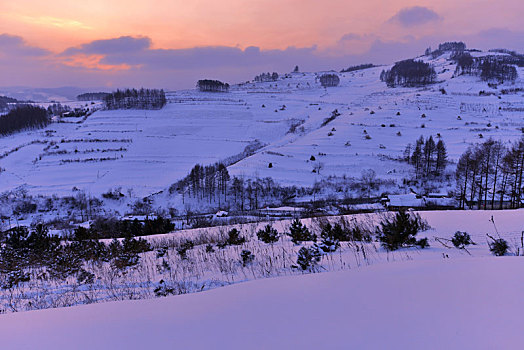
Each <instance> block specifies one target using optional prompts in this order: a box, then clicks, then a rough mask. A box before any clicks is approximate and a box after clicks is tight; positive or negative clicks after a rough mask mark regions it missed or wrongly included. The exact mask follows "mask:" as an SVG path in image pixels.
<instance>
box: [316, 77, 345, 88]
mask: <svg viewBox="0 0 524 350" xmlns="http://www.w3.org/2000/svg"><path fill="white" fill-rule="evenodd" d="M319 80H320V84H321V85H322V86H323V87H333V86H338V84H340V78H339V77H338V75H336V74H323V75H321V76H320V78H319Z"/></svg>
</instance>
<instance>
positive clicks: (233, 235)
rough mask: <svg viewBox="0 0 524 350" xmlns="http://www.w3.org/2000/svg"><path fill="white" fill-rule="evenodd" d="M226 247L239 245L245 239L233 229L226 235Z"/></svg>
mask: <svg viewBox="0 0 524 350" xmlns="http://www.w3.org/2000/svg"><path fill="white" fill-rule="evenodd" d="M227 236H228V237H227V239H226V242H225V243H226V245H241V244H243V243H245V242H246V238H245V237H242V236H240V232H239V231H238V230H237V229H236V228H234V229H231V230H230V231H229V232H228V233H227Z"/></svg>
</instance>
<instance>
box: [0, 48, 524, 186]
mask: <svg viewBox="0 0 524 350" xmlns="http://www.w3.org/2000/svg"><path fill="white" fill-rule="evenodd" d="M474 54H475V55H477V56H478V55H484V54H487V53H478V52H476V53H474ZM490 54H491V53H490ZM449 55H450V54H449V53H445V54H444V55H442V56H440V57H438V58H436V59H432V58H430V57H422V59H423V60H425V61H427V62H430V63H431V64H432V65H433V66H434V67H435V70H436V72H437V73H438V78H437V80H438V81H439V82H438V83H436V84H433V85H429V86H427V87H424V88H400V87H399V88H388V87H386V84H385V83H383V82H381V81H380V79H379V76H380V72H381V71H382V70H383V69H387V68H388V67H375V68H370V69H364V70H359V71H354V72H350V73H340V74H339V76H340V79H341V83H340V85H339V86H338V87H332V88H327V89H325V88H322V87H321V86H320V84H319V82H318V76H319V75H320V74H322V72H320V73H290V74H287V75H285V76H282V77H281V78H280V80H278V81H276V82H263V83H245V84H241V85H237V86H234V87H233V88H232V91H231V92H230V93H227V94H223V93H201V92H196V91H177V92H172V93H170V94H169V95H168V98H169V103H168V104H167V106H166V107H164V108H163V109H162V110H159V111H137V110H120V111H99V112H96V113H94V114H93V115H91V116H89V118H87V120H85V121H81V120H76V119H75V118H65V119H75V120H65V121H66V123H53V124H51V125H50V126H49V127H47V128H46V129H43V130H37V131H27V132H22V133H18V134H15V135H12V136H9V137H2V138H0V167H1V168H3V169H5V171H3V172H1V173H0V192H2V191H5V190H10V189H14V188H17V187H19V186H24V187H25V188H26V189H28V190H29V191H30V192H33V193H45V194H59V195H63V194H70V193H71V190H72V189H73V188H78V189H81V190H85V191H86V193H90V194H93V195H97V194H100V193H102V192H105V191H107V190H109V189H110V188H112V187H116V186H121V187H122V188H123V191H126V189H133V191H134V192H135V194H137V195H139V196H144V195H147V194H150V193H154V192H157V191H159V190H163V189H165V188H166V187H167V186H169V185H170V184H171V183H173V182H175V181H176V180H178V179H180V178H181V177H182V176H184V175H185V174H187V172H188V171H189V170H190V168H192V167H193V166H194V165H195V164H196V163H201V164H208V163H213V162H216V161H219V160H223V159H225V158H228V157H230V156H234V155H237V154H240V153H242V151H243V150H244V148H245V147H246V146H248V145H253V144H254V143H255V142H258V144H262V145H265V146H264V147H263V148H260V149H258V150H257V152H256V153H255V154H254V155H252V156H250V157H247V158H245V159H243V160H241V161H239V162H237V163H235V164H234V165H232V166H230V168H229V171H230V173H231V174H232V175H244V176H247V177H254V176H258V177H266V176H269V177H272V178H273V179H275V180H276V181H278V182H280V183H283V184H297V185H303V186H311V185H312V184H313V183H314V182H315V181H316V180H320V179H322V178H325V177H327V176H330V175H337V176H343V175H347V176H360V175H361V172H362V170H364V169H368V168H371V169H374V170H375V171H376V173H377V175H378V177H381V178H384V179H388V178H390V179H395V180H399V179H401V178H403V177H405V176H406V175H407V173H409V172H410V171H412V170H411V167H410V166H409V165H407V164H405V163H401V162H398V161H395V160H393V159H395V158H398V157H400V156H401V155H402V151H403V150H404V148H405V146H406V145H407V144H408V143H414V142H415V140H416V139H417V138H418V137H420V136H421V135H424V136H429V135H433V136H434V137H438V135H440V136H441V137H442V138H443V140H444V141H445V143H446V145H447V147H448V152H449V156H450V159H451V160H456V159H457V158H458V156H459V155H460V154H461V153H462V152H463V151H464V150H465V149H466V148H467V146H468V145H470V144H472V143H475V142H478V141H479V140H480V138H481V137H482V138H488V137H493V138H496V139H502V140H504V141H513V140H516V139H517V138H519V137H520V136H521V135H522V131H521V128H522V126H523V125H524V114H523V110H524V99H523V96H522V92H521V91H520V92H516V93H510V94H502V93H501V90H502V89H508V88H510V89H511V88H513V89H514V88H522V87H523V86H524V81H523V80H522V77H523V76H524V75H523V74H524V69H523V68H519V69H518V71H519V76H520V77H521V78H518V79H517V81H516V82H515V83H513V84H507V85H499V86H497V87H493V86H491V87H489V86H488V85H487V83H486V82H482V81H480V79H479V78H477V77H472V76H458V77H453V72H454V70H455V63H454V62H453V61H451V60H449ZM442 89H443V90H442ZM444 90H445V92H446V93H445V94H444V93H443V92H442V91H444ZM481 90H484V91H486V92H488V93H489V92H493V94H492V95H489V96H485V95H483V96H479V91H481ZM335 109H336V110H338V112H339V113H340V114H341V115H340V116H338V117H337V118H336V119H334V120H333V121H331V122H329V123H328V124H327V125H324V126H322V124H323V122H324V120H325V119H326V118H328V117H330V115H331V113H332V111H333V110H335ZM311 156H314V157H315V158H316V160H315V161H311V160H310V158H311ZM269 163H272V167H271V168H270V167H268V165H269ZM319 163H321V164H322V165H321V170H320V172H318V171H316V172H313V169H315V166H318V164H319Z"/></svg>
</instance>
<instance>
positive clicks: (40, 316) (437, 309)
mask: <svg viewBox="0 0 524 350" xmlns="http://www.w3.org/2000/svg"><path fill="white" fill-rule="evenodd" d="M523 274H524V265H523V264H522V263H521V259H520V258H518V257H505V258H470V259H459V260H446V261H418V262H399V263H390V264H383V265H376V266H370V267H365V268H361V269H357V270H351V271H344V272H333V273H324V274H313V275H304V276H300V277H282V278H274V279H266V280H260V281H254V282H248V283H244V284H239V285H233V286H230V287H225V288H220V289H215V290H211V291H208V292H203V293H197V294H188V295H181V296H175V297H166V298H161V299H154V300H141V301H123V302H113V303H106V304H98V305H87V306H79V307H74V308H65V309H49V310H42V311H34V312H21V313H15V314H9V315H4V316H2V317H0V336H1V339H2V347H5V348H8V349H66V348H70V349H73V348H74V349H146V348H147V349H151V348H176V349H397V348H402V349H518V348H520V347H521V346H522V343H523V342H524V333H522V320H521V318H522V315H521V313H520V312H519V310H521V309H522V308H523V307H524V301H523V299H522V291H523V290H524V280H523V279H522V278H519V276H522V275H523Z"/></svg>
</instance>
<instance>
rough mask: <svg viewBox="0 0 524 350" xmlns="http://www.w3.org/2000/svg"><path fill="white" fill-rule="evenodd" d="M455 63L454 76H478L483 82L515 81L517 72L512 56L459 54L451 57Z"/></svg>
mask: <svg viewBox="0 0 524 350" xmlns="http://www.w3.org/2000/svg"><path fill="white" fill-rule="evenodd" d="M451 58H452V59H453V60H454V61H455V62H456V64H457V67H456V68H455V75H474V76H479V77H480V78H481V79H482V80H484V81H497V82H504V81H515V80H516V79H517V78H518V72H517V69H516V68H515V66H514V64H515V62H514V61H513V60H512V56H492V55H490V56H485V57H473V56H471V54H470V53H469V52H459V53H455V54H453V55H452V56H451Z"/></svg>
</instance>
